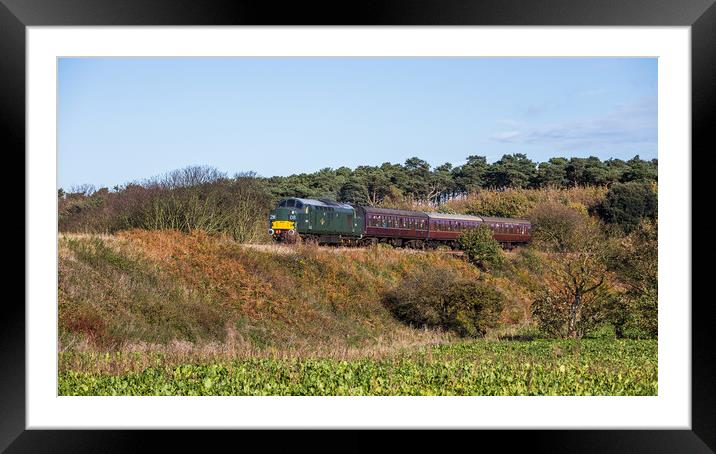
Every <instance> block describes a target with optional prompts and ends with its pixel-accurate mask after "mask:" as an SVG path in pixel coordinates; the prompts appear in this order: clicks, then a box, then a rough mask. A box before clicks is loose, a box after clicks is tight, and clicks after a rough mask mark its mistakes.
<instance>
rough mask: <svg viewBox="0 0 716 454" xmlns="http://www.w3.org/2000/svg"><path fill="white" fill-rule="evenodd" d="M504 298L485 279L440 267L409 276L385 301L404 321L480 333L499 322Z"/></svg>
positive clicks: (467, 334)
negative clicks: (480, 279) (453, 272)
mask: <svg viewBox="0 0 716 454" xmlns="http://www.w3.org/2000/svg"><path fill="white" fill-rule="evenodd" d="M502 300H503V298H502V295H501V294H500V293H499V292H498V291H497V290H495V289H494V288H493V287H491V286H489V285H487V284H486V283H485V282H483V281H477V280H468V279H464V278H460V277H456V276H455V275H453V274H451V273H449V272H447V271H437V272H432V273H420V274H417V275H413V276H409V277H406V278H405V279H403V281H402V282H400V283H399V284H398V285H397V286H396V287H395V288H394V289H393V290H392V291H389V292H387V294H386V296H385V299H384V302H385V305H386V307H388V309H389V310H390V311H391V312H392V313H393V315H394V316H395V317H396V318H397V319H399V320H401V321H402V322H404V323H408V324H410V325H414V326H419V327H432V328H441V329H444V330H446V331H452V332H455V333H457V334H458V335H460V336H463V337H477V336H483V335H484V334H485V333H486V332H487V330H488V329H489V328H493V327H495V326H496V325H497V322H498V320H499V316H500V312H501V310H502Z"/></svg>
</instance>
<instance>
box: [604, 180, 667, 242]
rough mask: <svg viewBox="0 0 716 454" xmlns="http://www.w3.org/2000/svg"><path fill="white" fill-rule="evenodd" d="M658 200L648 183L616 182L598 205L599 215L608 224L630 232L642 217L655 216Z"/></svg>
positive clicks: (652, 217)
mask: <svg viewBox="0 0 716 454" xmlns="http://www.w3.org/2000/svg"><path fill="white" fill-rule="evenodd" d="M657 208H658V200H657V195H656V192H654V189H653V187H652V185H651V184H650V183H637V182H630V183H617V184H615V185H614V186H612V187H611V188H610V189H609V192H607V195H606V197H605V198H604V201H602V203H601V205H599V207H598V209H597V212H598V213H599V216H600V217H601V218H602V219H603V220H604V221H605V222H607V223H609V224H616V225H618V226H620V227H621V228H622V229H623V230H624V231H625V232H631V231H632V230H634V229H635V228H636V227H637V226H638V225H639V222H640V221H641V220H642V219H644V218H651V219H654V218H656V214H657Z"/></svg>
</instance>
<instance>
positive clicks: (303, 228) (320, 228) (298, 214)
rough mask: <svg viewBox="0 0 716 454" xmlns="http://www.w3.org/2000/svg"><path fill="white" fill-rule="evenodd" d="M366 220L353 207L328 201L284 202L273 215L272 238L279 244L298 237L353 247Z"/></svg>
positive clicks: (272, 211) (303, 200) (292, 199)
mask: <svg viewBox="0 0 716 454" xmlns="http://www.w3.org/2000/svg"><path fill="white" fill-rule="evenodd" d="M363 227H364V224H363V217H362V216H361V215H360V212H358V211H356V210H355V209H354V208H353V207H352V206H351V205H348V204H346V203H339V202H335V201H332V200H327V199H320V200H315V199H301V198H296V197H292V198H289V199H285V200H282V201H281V202H280V203H279V204H278V206H277V207H276V208H275V209H273V210H271V212H270V213H269V234H270V235H271V236H273V238H274V239H275V240H277V241H282V242H293V241H295V240H296V239H297V238H298V236H300V237H301V238H302V239H304V240H307V241H315V242H319V241H320V242H321V243H333V244H340V243H350V242H352V241H357V240H358V239H360V238H361V236H362V234H363Z"/></svg>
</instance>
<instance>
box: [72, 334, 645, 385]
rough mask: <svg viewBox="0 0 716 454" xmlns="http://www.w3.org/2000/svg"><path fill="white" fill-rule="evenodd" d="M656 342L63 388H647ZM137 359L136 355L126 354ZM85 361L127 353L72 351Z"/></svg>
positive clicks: (473, 352)
mask: <svg viewBox="0 0 716 454" xmlns="http://www.w3.org/2000/svg"><path fill="white" fill-rule="evenodd" d="M656 351H657V343H656V341H633V340H631V341H614V340H612V341H604V340H596V339H589V340H582V341H550V340H536V341H531V342H520V341H486V340H478V341H473V342H468V343H456V344H452V345H443V346H437V347H421V348H419V349H417V350H414V351H412V352H402V353H399V354H396V355H393V356H390V357H386V358H382V359H371V358H362V359H360V358H356V359H351V360H348V361H344V360H337V359H328V358H303V359H300V358H293V359H280V358H251V359H245V360H234V361H228V362H220V363H216V364H184V365H174V366H169V365H161V364H164V359H163V358H161V357H160V356H157V357H155V361H156V362H157V364H160V365H158V366H152V367H148V368H144V369H142V370H140V371H138V372H129V373H124V374H122V375H112V374H107V373H97V372H89V371H87V372H76V371H67V372H64V373H62V374H61V375H60V385H59V393H60V394H64V395H656V394H657V390H658V388H657V361H656ZM134 359H135V360H136V361H138V362H139V363H141V364H143V363H144V360H143V359H140V358H139V356H136V357H135V358H134ZM65 360H66V361H68V362H72V361H75V362H76V363H77V364H80V363H84V364H85V367H86V368H87V369H88V370H92V369H98V368H99V369H101V368H103V365H106V364H108V363H112V362H114V361H117V360H120V361H122V360H123V361H128V364H131V363H132V361H133V360H132V358H131V355H127V354H121V353H117V354H115V355H106V356H105V355H91V354H86V353H85V354H78V355H75V356H74V357H69V356H68V357H65Z"/></svg>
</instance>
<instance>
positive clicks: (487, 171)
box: [264, 153, 658, 206]
mask: <svg viewBox="0 0 716 454" xmlns="http://www.w3.org/2000/svg"><path fill="white" fill-rule="evenodd" d="M657 174H658V162H657V160H656V159H653V160H650V161H647V160H643V159H641V158H639V156H635V157H634V158H632V159H630V160H628V161H623V160H621V159H608V160H605V161H602V160H600V159H599V158H597V157H594V156H592V157H589V158H570V159H567V158H561V157H558V158H552V159H550V160H548V161H546V162H540V163H536V162H534V161H532V160H531V159H529V158H528V157H527V156H526V155H524V154H520V153H517V154H511V155H504V156H503V157H502V158H501V159H500V160H498V161H496V162H494V163H488V162H487V158H486V157H484V156H468V157H467V160H466V162H465V163H464V164H462V165H460V166H457V167H453V165H452V164H450V163H445V164H442V165H439V166H437V167H434V168H432V167H431V166H430V164H429V163H428V162H427V161H425V160H423V159H420V158H417V157H413V158H410V159H407V160H406V161H405V163H403V164H392V163H390V162H386V163H383V164H381V165H380V166H359V167H357V168H355V169H349V168H348V167H339V168H337V169H331V168H324V169H321V170H319V171H317V172H314V173H301V174H296V175H291V176H287V177H282V176H276V177H270V178H266V179H264V181H265V182H266V184H267V187H268V188H269V190H270V191H271V194H272V195H273V196H275V197H277V198H280V197H290V196H299V197H306V198H323V197H325V198H330V199H334V200H338V201H341V202H348V203H356V204H361V205H371V206H376V205H380V204H381V203H383V202H384V201H386V200H393V201H394V200H398V199H410V200H412V201H419V202H427V203H433V204H439V203H441V202H443V201H445V200H448V199H452V198H455V197H460V196H466V195H469V194H471V193H474V192H476V191H479V190H480V189H493V190H494V189H497V190H500V189H505V188H529V189H539V188H547V187H553V188H554V187H556V188H566V187H576V186H610V185H612V184H614V183H626V182H632V181H637V182H655V181H657Z"/></svg>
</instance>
